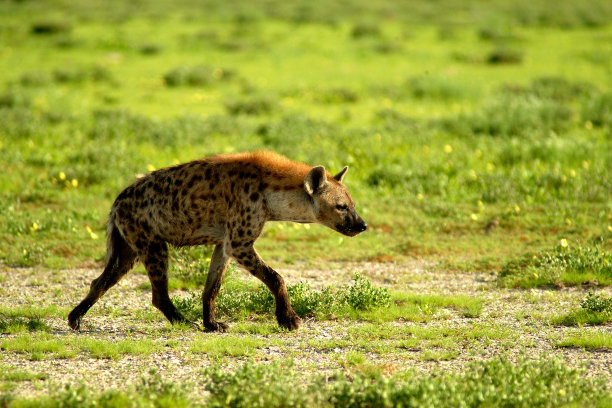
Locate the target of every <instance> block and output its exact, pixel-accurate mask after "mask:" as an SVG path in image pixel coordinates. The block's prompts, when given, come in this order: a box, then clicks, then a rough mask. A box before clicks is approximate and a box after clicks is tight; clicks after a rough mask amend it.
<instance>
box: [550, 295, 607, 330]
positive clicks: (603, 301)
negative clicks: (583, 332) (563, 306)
mask: <svg viewBox="0 0 612 408" xmlns="http://www.w3.org/2000/svg"><path fill="white" fill-rule="evenodd" d="M611 321H612V298H610V297H609V296H606V295H605V294H595V293H593V292H589V293H588V294H587V296H586V298H584V299H583V300H582V301H581V302H580V308H576V309H573V310H571V311H570V312H569V313H566V314H563V315H559V316H554V317H553V318H552V322H553V324H557V325H564V326H582V325H585V324H590V325H601V324H606V323H609V322H611Z"/></svg>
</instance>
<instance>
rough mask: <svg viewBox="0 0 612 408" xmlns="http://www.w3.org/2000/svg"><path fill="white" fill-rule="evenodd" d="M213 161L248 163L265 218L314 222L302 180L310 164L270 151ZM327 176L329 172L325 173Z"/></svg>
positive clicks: (226, 156)
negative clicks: (262, 200) (260, 191)
mask: <svg viewBox="0 0 612 408" xmlns="http://www.w3.org/2000/svg"><path fill="white" fill-rule="evenodd" d="M211 160H212V161H216V162H224V163H232V162H233V163H241V164H251V165H252V166H253V167H255V168H257V171H258V172H259V173H260V175H261V183H263V185H265V187H264V197H265V201H266V208H267V212H268V220H269V221H295V222H316V218H315V215H314V213H313V212H312V205H311V200H310V198H309V197H308V195H307V194H306V190H305V189H304V179H305V178H306V175H307V174H308V172H309V171H310V170H311V169H312V167H311V166H309V165H307V164H304V163H301V162H297V161H293V160H290V159H288V158H286V157H284V156H281V155H280V154H277V153H274V152H270V151H258V152H254V153H237V154H230V155H222V156H216V157H213V158H212V159H211ZM327 177H328V178H331V174H329V172H328V174H327Z"/></svg>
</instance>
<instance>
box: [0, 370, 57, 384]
mask: <svg viewBox="0 0 612 408" xmlns="http://www.w3.org/2000/svg"><path fill="white" fill-rule="evenodd" d="M1 368H2V369H1V370H0V380H2V381H10V382H22V381H36V380H44V379H46V378H47V377H48V375H47V374H45V373H35V372H32V371H28V370H20V369H16V368H13V367H7V366H3V367H1Z"/></svg>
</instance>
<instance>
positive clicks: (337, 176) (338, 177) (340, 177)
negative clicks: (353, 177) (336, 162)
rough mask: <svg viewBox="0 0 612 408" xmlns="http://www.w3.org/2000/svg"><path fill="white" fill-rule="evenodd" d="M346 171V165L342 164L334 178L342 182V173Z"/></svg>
mask: <svg viewBox="0 0 612 408" xmlns="http://www.w3.org/2000/svg"><path fill="white" fill-rule="evenodd" d="M347 171H348V166H344V168H343V169H342V170H340V172H339V173H338V174H336V175H335V176H334V178H335V179H336V180H338V181H339V182H342V179H343V178H344V175H345V174H346V172H347Z"/></svg>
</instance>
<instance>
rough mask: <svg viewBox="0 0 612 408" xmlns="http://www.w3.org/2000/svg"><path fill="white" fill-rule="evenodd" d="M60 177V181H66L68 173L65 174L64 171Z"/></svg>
mask: <svg viewBox="0 0 612 408" xmlns="http://www.w3.org/2000/svg"><path fill="white" fill-rule="evenodd" d="M58 177H59V179H60V180H66V173H64V172H63V171H60V172H59V174H58Z"/></svg>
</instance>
